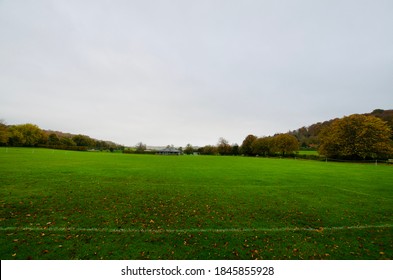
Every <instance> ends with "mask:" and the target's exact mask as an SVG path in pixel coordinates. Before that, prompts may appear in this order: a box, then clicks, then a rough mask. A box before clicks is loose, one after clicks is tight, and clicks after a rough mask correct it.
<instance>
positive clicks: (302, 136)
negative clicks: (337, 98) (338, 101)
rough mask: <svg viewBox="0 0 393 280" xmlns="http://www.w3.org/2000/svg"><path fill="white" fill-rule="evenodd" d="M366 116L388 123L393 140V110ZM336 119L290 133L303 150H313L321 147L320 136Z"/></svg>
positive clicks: (376, 111) (379, 111)
mask: <svg viewBox="0 0 393 280" xmlns="http://www.w3.org/2000/svg"><path fill="white" fill-rule="evenodd" d="M362 115H365V116H375V117H377V118H380V119H382V120H383V121H385V122H387V124H388V125H389V127H390V128H391V129H392V137H391V138H392V140H393V110H392V109H389V110H382V109H375V110H374V111H372V112H371V113H364V114H362ZM334 120H335V119H331V120H328V121H324V122H317V123H315V124H312V125H310V126H303V127H301V128H298V129H296V130H293V131H291V132H290V134H292V135H294V136H295V137H296V138H297V139H298V140H299V142H300V145H301V148H303V149H313V148H316V147H317V146H318V145H319V139H318V135H319V133H320V132H321V130H322V129H323V128H325V127H326V126H328V125H330V124H331V123H332V122H333V121H334Z"/></svg>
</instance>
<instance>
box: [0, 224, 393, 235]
mask: <svg viewBox="0 0 393 280" xmlns="http://www.w3.org/2000/svg"><path fill="white" fill-rule="evenodd" d="M373 228H375V229H378V228H393V225H390V224H385V225H363V226H342V227H321V228H298V227H292V228H290V227H282V228H223V229H214V228H205V229H204V228H190V229H132V228H128V229H121V228H120V229H111V228H77V227H69V228H65V227H45V228H41V227H0V231H40V232H45V231H49V232H107V233H206V232H211V233H226V232H287V231H316V232H322V231H336V230H352V229H373Z"/></svg>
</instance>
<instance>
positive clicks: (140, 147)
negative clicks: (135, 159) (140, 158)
mask: <svg viewBox="0 0 393 280" xmlns="http://www.w3.org/2000/svg"><path fill="white" fill-rule="evenodd" d="M135 151H136V152H137V153H143V152H144V151H146V144H143V143H142V142H139V143H138V144H136V146H135Z"/></svg>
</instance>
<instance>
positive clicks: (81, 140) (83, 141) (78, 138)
mask: <svg viewBox="0 0 393 280" xmlns="http://www.w3.org/2000/svg"><path fill="white" fill-rule="evenodd" d="M72 141H74V142H75V144H76V145H77V146H79V147H93V146H94V144H95V142H94V140H93V139H91V138H90V137H89V136H86V135H81V134H78V135H75V136H73V137H72Z"/></svg>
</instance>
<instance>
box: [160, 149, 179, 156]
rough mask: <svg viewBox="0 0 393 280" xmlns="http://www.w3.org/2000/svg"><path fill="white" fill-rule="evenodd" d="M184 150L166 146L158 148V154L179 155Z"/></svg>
mask: <svg viewBox="0 0 393 280" xmlns="http://www.w3.org/2000/svg"><path fill="white" fill-rule="evenodd" d="M181 154H182V152H181V151H180V150H178V149H176V148H174V147H166V148H164V149H161V150H158V151H157V155H175V156H179V155H181Z"/></svg>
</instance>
